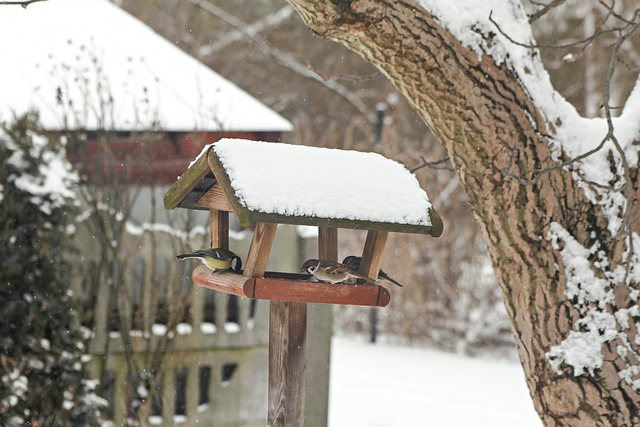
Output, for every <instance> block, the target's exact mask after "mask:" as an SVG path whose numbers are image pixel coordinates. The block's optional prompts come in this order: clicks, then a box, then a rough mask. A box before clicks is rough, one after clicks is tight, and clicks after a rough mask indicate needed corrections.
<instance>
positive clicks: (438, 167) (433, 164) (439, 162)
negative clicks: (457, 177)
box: [409, 156, 455, 173]
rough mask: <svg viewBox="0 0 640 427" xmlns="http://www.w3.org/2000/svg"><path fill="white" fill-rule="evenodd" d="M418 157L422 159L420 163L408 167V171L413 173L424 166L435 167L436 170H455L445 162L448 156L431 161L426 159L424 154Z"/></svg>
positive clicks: (447, 160)
mask: <svg viewBox="0 0 640 427" xmlns="http://www.w3.org/2000/svg"><path fill="white" fill-rule="evenodd" d="M420 158H421V159H422V164H420V165H418V166H415V167H413V168H411V169H409V172H411V173H415V172H417V171H419V170H420V169H422V168H425V167H427V168H431V169H436V170H446V171H451V172H455V169H453V167H451V166H450V165H448V164H446V163H448V162H449V157H445V158H444V159H440V160H435V161H433V162H430V161H428V160H427V159H425V158H424V156H420ZM443 163H444V165H443Z"/></svg>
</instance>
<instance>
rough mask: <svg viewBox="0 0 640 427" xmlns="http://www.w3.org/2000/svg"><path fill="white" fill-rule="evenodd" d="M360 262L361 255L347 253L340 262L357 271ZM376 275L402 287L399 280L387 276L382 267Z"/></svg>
mask: <svg viewBox="0 0 640 427" xmlns="http://www.w3.org/2000/svg"><path fill="white" fill-rule="evenodd" d="M361 262H362V257H359V256H353V255H349V256H348V257H346V258H345V259H344V260H343V261H342V263H343V264H345V265H348V266H349V267H350V268H351V269H352V270H354V271H359V270H360V263H361ZM378 277H382V278H383V279H385V280H386V281H388V282H391V283H393V284H394V285H398V286H400V287H401V288H402V287H403V286H402V285H401V284H400V282H398V281H397V280H395V279H392V278H391V276H389V275H388V274H387V273H385V272H384V271H383V270H382V269H380V270H378Z"/></svg>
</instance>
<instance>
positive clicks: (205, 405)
mask: <svg viewBox="0 0 640 427" xmlns="http://www.w3.org/2000/svg"><path fill="white" fill-rule="evenodd" d="M0 51H2V52H3V57H4V59H5V63H4V66H3V67H0V94H2V97H1V98H0V121H3V122H10V121H11V120H12V118H13V117H15V116H19V115H21V114H23V113H25V112H27V111H36V112H38V114H39V120H40V124H41V125H42V127H43V128H44V129H45V131H47V132H49V133H51V134H54V135H55V134H58V135H64V136H65V138H66V140H67V151H68V155H69V158H70V160H72V162H73V163H74V164H75V166H76V167H77V169H78V171H79V173H80V175H81V177H82V178H83V182H84V183H85V184H86V186H85V187H84V188H87V189H89V190H87V192H86V193H87V194H90V197H89V199H86V200H84V203H85V205H84V206H83V208H84V209H85V210H86V214H83V215H81V217H80V218H79V219H78V221H79V227H78V232H77V233H76V239H77V241H78V243H79V246H80V248H81V254H80V257H79V261H78V265H77V274H76V275H75V278H76V279H77V280H76V283H75V284H74V286H75V287H76V291H77V292H76V294H77V295H80V296H81V297H82V298H83V301H82V302H83V305H84V310H83V312H82V313H81V314H80V317H81V321H82V323H83V324H85V325H86V326H89V327H90V328H91V329H92V330H93V334H94V336H93V338H92V341H91V351H92V352H93V353H94V354H95V357H94V361H93V362H92V363H93V365H92V369H93V372H94V375H96V377H98V378H101V379H102V380H103V387H104V390H103V392H104V393H105V394H106V395H108V397H109V400H110V401H111V408H110V412H109V415H110V417H111V418H112V419H113V421H114V423H115V425H121V424H122V422H123V420H124V419H125V418H126V417H127V416H132V414H133V413H134V412H135V411H134V408H135V407H136V405H145V404H146V405H147V412H145V413H144V414H143V415H142V416H143V417H144V418H146V420H144V422H151V423H162V424H163V425H172V424H173V423H174V422H179V423H180V425H183V426H191V425H196V424H198V425H201V424H202V423H208V425H214V424H215V425H249V426H251V425H264V423H265V420H264V417H265V411H264V405H265V404H266V393H267V380H266V375H267V368H266V364H267V351H268V337H267V327H266V323H267V317H268V316H267V311H268V304H266V303H264V302H258V303H255V302H253V303H252V302H250V301H246V300H244V301H239V300H238V299H237V298H227V296H226V295H214V293H213V292H210V291H205V290H203V289H195V288H192V287H191V286H190V277H189V273H190V271H191V269H192V265H190V264H188V263H179V262H177V261H176V260H175V255H176V253H178V252H179V251H184V250H189V249H192V248H194V249H195V248H198V247H202V246H208V230H207V228H206V224H208V212H207V211H203V213H202V215H201V216H196V217H187V216H186V213H184V212H176V213H171V214H169V213H167V212H166V211H165V210H164V208H163V206H162V195H163V194H164V192H165V190H166V189H167V188H168V186H169V185H171V184H172V183H174V182H175V180H176V178H177V176H178V175H180V174H181V173H182V172H184V171H185V170H186V169H187V167H188V165H189V163H190V162H191V161H193V159H194V158H195V157H196V156H197V154H198V153H199V152H200V151H201V150H202V148H203V146H204V145H205V144H209V143H212V142H214V141H216V140H219V139H221V138H234V137H238V138H245V139H257V140H264V141H278V140H280V138H281V136H282V134H283V133H285V132H289V131H291V130H292V125H291V123H290V122H289V121H287V120H286V119H284V118H283V117H281V116H280V115H278V114H277V113H276V112H274V111H272V110H271V109H269V108H268V107H266V106H265V105H263V104H262V103H260V102H259V101H257V100H256V99H255V98H253V97H252V96H250V95H249V94H247V93H246V92H244V91H243V90H241V89H240V88H238V87H237V86H235V85H234V84H232V83H231V82H229V81H227V80H225V79H224V78H222V77H221V76H220V75H218V74H216V73H215V72H214V71H212V70H211V69H209V68H207V67H206V66H205V65H203V64H202V63H200V62H198V61H197V60H196V59H194V58H193V57H191V56H189V55H188V54H186V53H184V52H183V51H181V50H180V49H179V48H178V47H177V46H175V44H174V43H172V42H170V41H167V40H166V39H164V38H162V37H161V36H159V35H158V34H156V33H155V32H154V31H153V30H152V29H151V28H149V27H148V26H146V25H145V24H143V23H142V22H141V21H139V20H137V19H136V18H135V17H133V16H131V15H129V14H128V13H127V12H125V11H124V10H122V9H120V8H119V7H117V6H116V5H114V4H113V3H111V2H109V1H107V0H51V1H47V2H38V3H34V4H32V5H30V6H29V7H27V8H21V7H6V8H2V11H1V13H0ZM179 215H182V216H179ZM236 231H237V233H235V234H234V235H233V236H235V238H232V241H231V248H232V249H234V250H235V251H237V252H238V253H239V254H244V255H246V248H247V247H248V242H249V240H250V237H251V236H250V235H251V231H250V230H240V229H239V228H238V229H237V230H236ZM233 236H232V237H233ZM275 245H276V246H277V245H282V247H286V248H287V250H283V251H280V252H281V253H283V254H286V257H284V256H283V257H282V258H281V259H278V258H277V257H275V258H274V260H273V262H275V263H279V265H277V266H272V267H273V268H274V269H278V270H281V271H286V270H297V269H298V268H299V266H300V265H301V259H302V258H304V257H305V256H306V255H305V247H307V246H309V247H315V245H314V244H313V243H308V244H305V242H304V239H302V238H301V237H300V235H299V233H298V231H297V230H296V228H291V227H289V228H286V229H285V228H283V229H282V230H281V231H280V232H279V237H277V239H276V242H275ZM307 255H311V254H307ZM263 303H264V304H263ZM165 349H168V352H166V353H165ZM327 351H328V349H327ZM154 355H158V357H161V358H160V359H158V360H159V362H158V363H157V364H155V365H149V363H151V362H149V361H154V360H156V359H155V356H154ZM152 356H153V357H152ZM325 372H326V374H324V375H325V377H327V376H328V370H325ZM324 381H325V382H326V381H327V378H325V379H324ZM320 394H321V391H320ZM325 394H326V393H325ZM315 399H316V400H317V401H319V402H321V404H322V405H326V395H325V396H324V397H322V396H319V393H318V392H316V394H315ZM322 402H324V403H322ZM325 414H326V408H325Z"/></svg>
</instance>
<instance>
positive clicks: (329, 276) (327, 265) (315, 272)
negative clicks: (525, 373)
mask: <svg viewBox="0 0 640 427" xmlns="http://www.w3.org/2000/svg"><path fill="white" fill-rule="evenodd" d="M300 271H302V272H303V273H308V274H311V275H312V276H313V277H315V278H316V279H318V280H319V281H321V282H328V283H331V284H336V283H344V282H346V281H348V280H349V279H354V278H355V279H362V280H364V281H365V282H367V283H368V284H370V285H375V284H376V281H375V280H373V279H371V278H369V277H367V276H364V275H362V274H360V273H358V272H357V271H354V270H353V269H351V268H350V267H349V266H348V265H344V264H340V263H339V262H335V261H326V260H317V259H310V260H307V261H305V263H304V264H303V265H302V269H301V270H300Z"/></svg>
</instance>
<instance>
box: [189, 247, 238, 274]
mask: <svg viewBox="0 0 640 427" xmlns="http://www.w3.org/2000/svg"><path fill="white" fill-rule="evenodd" d="M176 258H178V259H186V258H198V259H200V261H202V263H203V264H204V265H206V266H207V267H209V268H210V269H211V270H213V271H214V272H218V271H227V270H232V271H235V272H236V273H237V272H239V271H240V270H242V260H241V259H240V257H239V256H238V255H236V254H234V253H233V252H231V251H230V250H229V249H224V248H211V249H199V250H197V251H194V252H193V253H190V254H181V255H177V256H176Z"/></svg>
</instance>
